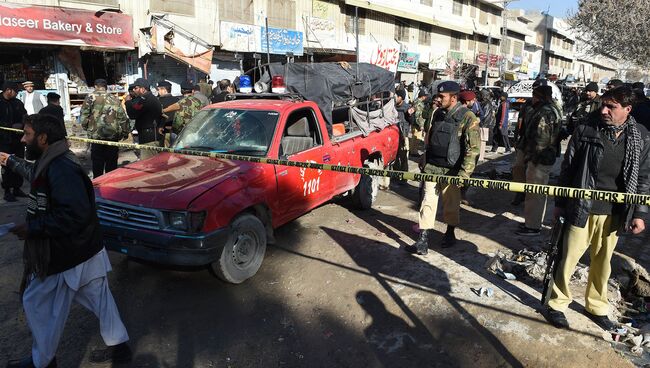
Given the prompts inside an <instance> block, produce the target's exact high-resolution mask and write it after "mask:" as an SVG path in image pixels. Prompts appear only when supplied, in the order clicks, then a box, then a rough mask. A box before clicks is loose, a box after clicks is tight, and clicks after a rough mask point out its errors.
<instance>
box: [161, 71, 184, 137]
mask: <svg viewBox="0 0 650 368" xmlns="http://www.w3.org/2000/svg"><path fill="white" fill-rule="evenodd" d="M156 89H157V90H158V101H160V105H162V108H163V110H164V109H165V108H167V107H169V106H171V105H173V104H175V103H176V102H178V100H179V99H180V98H179V97H178V96H172V94H171V91H172V84H171V83H169V82H168V81H165V80H164V81H160V82H158V86H157V87H156ZM174 114H175V113H174V112H169V113H166V114H165V113H163V114H162V115H160V119H158V124H157V127H158V134H160V136H161V137H164V139H163V146H164V147H168V146H169V142H170V139H169V138H168V134H171V131H172V123H173V122H174Z"/></svg>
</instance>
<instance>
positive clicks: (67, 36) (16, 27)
mask: <svg viewBox="0 0 650 368" xmlns="http://www.w3.org/2000/svg"><path fill="white" fill-rule="evenodd" d="M132 29H133V21H132V19H131V17H130V16H128V15H125V14H121V13H116V12H108V11H102V12H93V11H87V10H79V9H70V8H61V7H46V6H31V5H18V4H9V3H3V4H0V43H2V44H3V45H2V51H3V52H2V58H0V81H2V82H4V81H12V82H16V83H22V82H24V81H26V80H30V81H32V82H34V84H35V87H36V90H38V91H40V93H42V94H47V93H48V92H57V93H58V94H60V95H61V96H62V101H61V104H62V107H63V108H64V111H65V112H66V118H67V119H70V118H71V116H72V115H71V111H73V110H74V108H75V107H77V106H79V105H81V103H82V102H83V99H84V98H85V95H86V94H87V93H88V92H90V91H92V84H93V81H94V80H95V79H97V78H104V79H106V80H107V81H108V83H109V84H110V86H109V90H110V91H113V92H116V93H118V92H125V91H126V88H127V75H129V74H135V73H137V58H135V54H134V53H133V51H132V50H134V42H133V31H132ZM89 86H91V87H89Z"/></svg>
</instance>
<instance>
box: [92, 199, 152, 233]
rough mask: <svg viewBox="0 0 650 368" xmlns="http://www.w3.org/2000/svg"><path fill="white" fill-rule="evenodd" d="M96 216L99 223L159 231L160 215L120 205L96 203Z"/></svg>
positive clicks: (104, 202)
mask: <svg viewBox="0 0 650 368" xmlns="http://www.w3.org/2000/svg"><path fill="white" fill-rule="evenodd" d="M97 216H98V217H99V220H100V222H101V223H105V224H118V225H122V226H127V227H132V228H138V229H150V230H159V229H160V215H159V214H158V213H157V212H156V211H152V210H147V209H143V208H139V207H135V206H128V205H124V204H121V203H114V202H106V201H100V200H98V201H97Z"/></svg>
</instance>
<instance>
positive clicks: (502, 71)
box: [499, 0, 510, 82]
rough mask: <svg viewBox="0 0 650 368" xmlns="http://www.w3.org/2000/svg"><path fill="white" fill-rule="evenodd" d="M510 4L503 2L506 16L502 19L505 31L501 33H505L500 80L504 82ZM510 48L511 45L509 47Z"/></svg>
mask: <svg viewBox="0 0 650 368" xmlns="http://www.w3.org/2000/svg"><path fill="white" fill-rule="evenodd" d="M508 3H509V1H507V0H506V1H504V2H503V13H504V15H503V16H502V17H501V18H502V19H503V30H502V31H501V32H502V33H503V40H502V41H501V42H502V43H501V63H500V65H499V78H500V79H501V81H502V82H503V79H504V74H505V65H504V64H505V63H506V41H507V40H508ZM508 46H510V45H508Z"/></svg>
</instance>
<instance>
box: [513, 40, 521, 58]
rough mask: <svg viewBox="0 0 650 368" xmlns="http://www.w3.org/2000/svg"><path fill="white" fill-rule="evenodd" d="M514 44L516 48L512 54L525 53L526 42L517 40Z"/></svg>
mask: <svg viewBox="0 0 650 368" xmlns="http://www.w3.org/2000/svg"><path fill="white" fill-rule="evenodd" d="M513 44H514V49H513V50H512V54H513V55H515V56H521V55H522V54H523V53H524V43H523V42H521V41H515V42H514V43H513Z"/></svg>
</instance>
